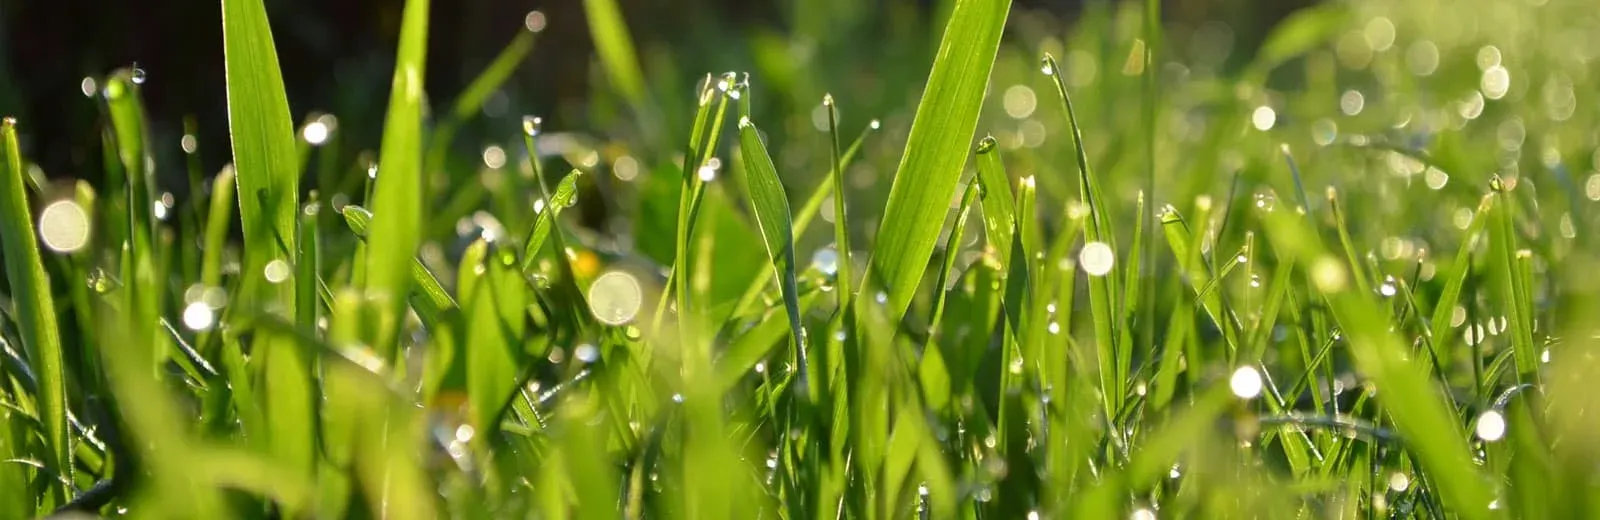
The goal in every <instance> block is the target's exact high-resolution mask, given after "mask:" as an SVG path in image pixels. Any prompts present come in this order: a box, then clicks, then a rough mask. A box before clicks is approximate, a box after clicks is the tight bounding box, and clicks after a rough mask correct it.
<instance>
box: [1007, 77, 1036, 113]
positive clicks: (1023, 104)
mask: <svg viewBox="0 0 1600 520" xmlns="http://www.w3.org/2000/svg"><path fill="white" fill-rule="evenodd" d="M1038 103H1039V100H1038V97H1037V96H1035V95H1034V94H1033V89H1031V88H1028V86H1027V85H1012V86H1011V87H1010V88H1007V89H1006V92H1005V96H1004V98H1003V104H1004V105H1005V109H1006V115H1009V116H1011V117H1012V118H1013V119H1027V118H1028V116H1030V115H1033V110H1034V108H1036V107H1038Z"/></svg>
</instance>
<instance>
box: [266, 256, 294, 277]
mask: <svg viewBox="0 0 1600 520" xmlns="http://www.w3.org/2000/svg"><path fill="white" fill-rule="evenodd" d="M262 274H263V275H265V276H266V277H267V282H269V283H283V281H284V280H288V279H289V263H288V262H285V261H283V260H282V259H277V260H273V261H271V262H267V267H266V269H264V270H263V271H262Z"/></svg>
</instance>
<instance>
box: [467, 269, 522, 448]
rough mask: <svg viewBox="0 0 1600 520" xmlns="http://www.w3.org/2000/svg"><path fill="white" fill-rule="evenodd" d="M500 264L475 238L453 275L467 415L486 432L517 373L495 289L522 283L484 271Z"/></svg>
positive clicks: (491, 427)
mask: <svg viewBox="0 0 1600 520" xmlns="http://www.w3.org/2000/svg"><path fill="white" fill-rule="evenodd" d="M501 269H504V267H502V266H500V265H499V262H498V261H497V260H494V259H492V258H491V254H490V252H489V244H488V243H486V242H484V241H483V240H478V241H476V242H473V243H472V245H471V246H468V247H467V250H466V251H465V252H464V253H462V256H461V272H460V275H459V276H458V277H457V278H456V279H457V285H458V287H459V289H458V294H457V295H458V296H460V298H461V302H462V303H461V304H462V310H463V312H462V316H463V317H464V318H465V323H464V325H465V333H466V336H465V341H463V342H462V343H461V344H462V345H463V346H464V347H465V350H466V370H467V396H468V399H470V401H471V406H470V407H469V408H468V411H469V417H470V419H471V424H472V426H473V428H475V429H476V430H477V431H480V432H484V433H485V434H486V435H489V436H490V437H491V438H492V435H491V432H493V431H494V430H495V425H497V424H498V423H499V417H500V409H501V406H502V405H504V404H505V402H506V398H507V397H509V396H510V395H511V393H512V390H514V389H515V388H516V387H517V376H518V374H519V371H518V369H517V364H518V363H517V362H516V359H517V358H516V356H515V350H514V348H513V346H514V344H515V343H514V338H512V337H511V336H510V334H511V330H512V329H511V328H510V327H509V324H507V323H504V322H503V321H502V318H501V311H502V309H500V308H499V300H500V299H499V297H498V294H497V292H499V291H509V290H513V289H515V290H521V288H522V287H523V285H522V284H516V285H515V286H512V287H501V286H498V285H497V284H496V283H495V282H497V281H498V278H499V276H496V275H494V274H491V273H489V271H490V270H501ZM518 310H520V309H518Z"/></svg>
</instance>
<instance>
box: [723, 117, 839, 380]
mask: <svg viewBox="0 0 1600 520" xmlns="http://www.w3.org/2000/svg"><path fill="white" fill-rule="evenodd" d="M739 151H740V153H741V154H743V156H744V168H743V170H742V172H743V173H744V178H743V179H741V181H742V182H741V184H742V185H743V186H744V187H745V190H746V191H747V193H746V196H748V197H749V199H750V209H751V212H752V213H754V214H755V217H756V223H757V224H758V225H759V226H760V228H761V238H762V239H763V241H764V242H765V243H766V246H767V256H768V258H770V259H771V260H772V267H773V269H776V270H777V271H778V286H779V288H780V290H781V291H782V293H783V303H784V308H785V310H786V311H787V314H788V317H789V327H790V333H791V334H792V340H793V341H794V346H795V352H796V354H797V356H798V359H799V362H800V364H801V365H805V364H806V357H807V353H806V348H807V345H806V336H805V330H804V329H803V328H802V326H801V323H800V295H799V292H798V289H796V286H795V265H794V256H795V255H794V230H793V229H792V228H791V227H790V225H791V222H790V221H789V199H788V195H787V194H785V193H784V191H783V183H782V182H781V181H779V180H778V169H777V166H775V165H773V164H772V156H771V155H768V154H767V147H766V144H765V143H763V142H762V141H761V134H760V132H759V131H758V130H756V125H755V123H752V122H750V118H749V116H744V117H741V118H740V119H739ZM837 187H838V183H836V184H835V189H837ZM836 196H837V195H836ZM840 215H842V214H840ZM839 221H840V222H843V221H844V219H843V218H842V217H841V218H839ZM843 236H844V235H842V234H841V237H843ZM841 254H842V253H841ZM843 258H848V257H841V262H843V260H842V259H843ZM848 266H849V263H842V264H841V267H840V273H843V272H845V271H848V270H849V267H848ZM846 287H847V286H845V285H843V284H842V283H841V284H840V286H839V291H840V293H841V294H843V293H844V292H846V290H845V288H846Z"/></svg>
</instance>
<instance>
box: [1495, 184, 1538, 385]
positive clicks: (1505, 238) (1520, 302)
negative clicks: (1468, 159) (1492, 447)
mask: <svg viewBox="0 0 1600 520" xmlns="http://www.w3.org/2000/svg"><path fill="white" fill-rule="evenodd" d="M1489 187H1490V189H1492V190H1494V192H1495V198H1496V199H1497V200H1496V201H1495V202H1497V204H1495V207H1494V208H1492V209H1490V211H1491V213H1490V215H1491V216H1490V218H1491V219H1493V223H1492V224H1491V226H1492V227H1490V228H1489V252H1490V255H1491V256H1490V258H1491V262H1490V265H1493V266H1494V269H1495V276H1496V277H1497V278H1498V280H1497V282H1498V284H1499V286H1498V287H1496V289H1497V291H1496V292H1493V293H1492V294H1495V295H1496V300H1498V301H1499V304H1500V305H1499V307H1500V308H1501V309H1503V312H1505V313H1506V317H1505V318H1502V319H1505V320H1506V321H1505V322H1504V323H1505V324H1506V325H1505V326H1504V327H1505V328H1506V329H1507V333H1508V334H1509V335H1510V336H1511V348H1512V351H1513V352H1515V354H1514V355H1513V356H1512V358H1513V359H1514V360H1515V361H1516V367H1517V382H1518V383H1524V384H1527V383H1535V382H1537V381H1538V377H1539V353H1538V352H1536V351H1535V345H1534V344H1533V311H1532V309H1531V307H1532V305H1533V303H1532V302H1533V299H1532V297H1531V296H1530V295H1529V288H1528V279H1529V277H1528V276H1527V274H1526V270H1527V267H1526V266H1527V265H1528V264H1531V263H1532V258H1533V253H1532V252H1531V251H1529V250H1526V249H1520V248H1518V247H1517V232H1516V229H1515V228H1514V227H1513V226H1514V225H1515V220H1516V217H1515V212H1516V207H1517V206H1516V205H1515V204H1514V203H1513V199H1512V198H1511V197H1512V196H1513V195H1512V190H1514V189H1516V187H1517V182H1516V181H1515V180H1511V181H1507V180H1503V179H1501V178H1500V177H1498V176H1497V177H1495V178H1494V179H1492V180H1490V182H1489Z"/></svg>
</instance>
